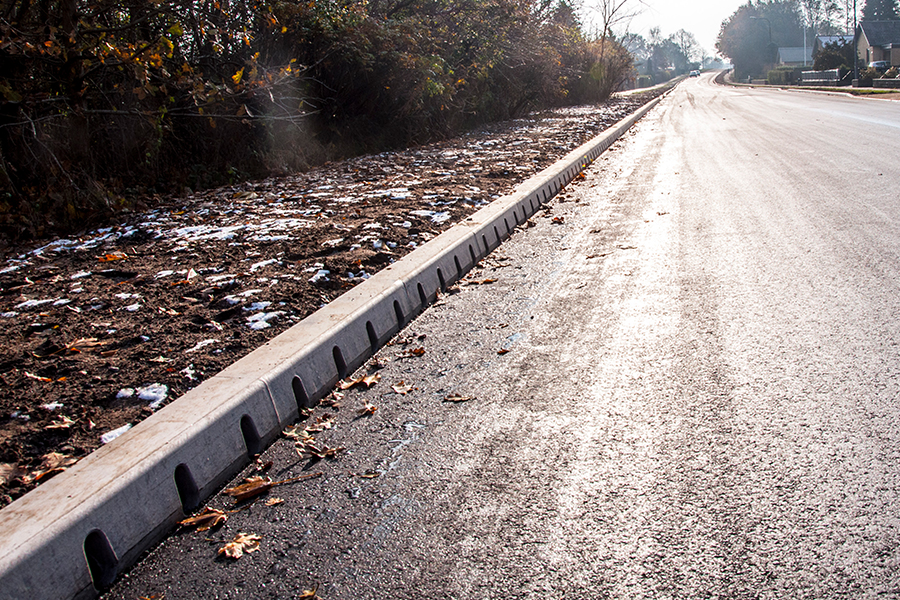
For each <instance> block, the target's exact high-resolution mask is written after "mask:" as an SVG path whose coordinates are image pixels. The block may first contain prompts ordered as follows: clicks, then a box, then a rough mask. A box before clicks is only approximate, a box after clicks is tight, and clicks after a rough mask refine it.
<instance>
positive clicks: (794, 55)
mask: <svg viewBox="0 0 900 600" xmlns="http://www.w3.org/2000/svg"><path fill="white" fill-rule="evenodd" d="M805 50H806V62H812V48H805ZM803 51H804V48H803V46H800V47H799V48H779V49H778V62H782V63H802V62H803Z"/></svg>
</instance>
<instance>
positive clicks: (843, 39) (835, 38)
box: [816, 35, 854, 46]
mask: <svg viewBox="0 0 900 600" xmlns="http://www.w3.org/2000/svg"><path fill="white" fill-rule="evenodd" d="M853 37H854V36H852V35H817V36H816V42H817V43H818V44H819V46H824V45H825V44H834V43H835V42H838V43H841V44H851V43H853Z"/></svg>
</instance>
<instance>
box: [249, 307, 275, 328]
mask: <svg viewBox="0 0 900 600" xmlns="http://www.w3.org/2000/svg"><path fill="white" fill-rule="evenodd" d="M283 314H284V311H281V310H277V311H275V312H268V313H267V312H262V313H257V314H255V315H250V316H249V317H247V325H248V326H249V327H250V329H256V330H259V329H266V328H267V327H271V324H269V321H270V320H272V319H275V318H277V317H280V316H281V315H283Z"/></svg>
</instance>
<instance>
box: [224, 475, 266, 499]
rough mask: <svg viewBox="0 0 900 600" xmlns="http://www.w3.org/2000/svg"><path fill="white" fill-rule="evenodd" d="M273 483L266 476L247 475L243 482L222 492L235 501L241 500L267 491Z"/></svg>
mask: <svg viewBox="0 0 900 600" xmlns="http://www.w3.org/2000/svg"><path fill="white" fill-rule="evenodd" d="M275 485H276V484H275V482H273V481H272V480H271V479H269V478H268V477H247V478H246V479H245V480H244V483H242V484H240V485H236V486H234V487H233V488H228V489H226V490H225V491H223V492H222V493H223V494H225V495H226V496H231V497H232V498H234V499H235V501H236V502H243V501H244V500H249V499H250V498H255V497H256V496H259V495H260V494H262V493H265V492H267V491H269V490H270V489H272V488H273V487H274V486H275Z"/></svg>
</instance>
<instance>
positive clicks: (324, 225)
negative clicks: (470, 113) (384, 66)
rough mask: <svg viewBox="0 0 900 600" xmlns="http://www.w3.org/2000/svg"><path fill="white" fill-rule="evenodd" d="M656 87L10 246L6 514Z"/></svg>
mask: <svg viewBox="0 0 900 600" xmlns="http://www.w3.org/2000/svg"><path fill="white" fill-rule="evenodd" d="M656 93H658V92H656ZM652 95H654V93H651V92H648V93H643V94H636V95H632V96H625V97H621V98H616V99H614V100H612V101H610V102H608V103H607V104H605V105H601V106H596V107H595V106H591V107H577V108H568V109H560V110H555V111H550V112H546V113H541V114H535V115H532V116H530V117H529V118H526V119H520V120H516V121H511V122H507V123H502V124H499V125H496V126H492V127H490V128H487V129H485V130H483V131H478V132H473V133H471V134H468V135H465V136H462V137H459V138H456V139H452V140H449V141H445V142H441V143H436V144H432V145H428V146H423V147H419V148H412V149H408V150H404V151H400V152H392V153H385V154H379V155H374V156H364V157H360V158H355V159H352V160H347V161H343V162H339V163H331V164H326V165H324V166H322V167H321V168H317V169H315V170H312V171H310V172H308V173H304V174H300V175H295V176H291V177H283V178H273V179H267V180H264V181H257V182H251V183H245V184H241V185H238V186H232V187H227V188H221V189H217V190H213V191H208V192H203V193H197V194H191V195H188V196H187V197H172V198H169V199H167V200H166V201H165V202H164V203H163V204H162V205H160V206H158V207H157V208H155V209H154V210H151V211H148V212H146V213H143V214H139V215H131V216H130V218H128V219H127V220H125V221H123V222H122V223H119V224H117V225H113V226H110V227H109V228H106V229H102V230H98V231H93V232H90V233H86V234H84V235H82V236H80V237H78V238H77V239H70V240H55V241H52V242H48V243H45V244H42V245H40V246H39V247H30V248H15V249H7V251H6V253H5V256H3V257H0V258H2V259H3V261H2V262H0V331H2V337H0V390H2V392H0V506H3V505H6V504H8V503H9V502H11V501H12V500H13V499H15V498H17V497H19V496H21V495H22V494H24V493H25V492H26V491H28V490H29V489H31V488H32V487H34V486H35V485H37V484H38V482H39V481H41V480H45V479H48V478H49V477H50V476H51V475H52V474H54V473H56V472H58V471H59V470H61V469H62V468H64V467H65V466H67V465H68V464H70V463H72V462H74V460H75V459H77V458H80V457H82V456H85V455H86V454H88V453H89V452H91V451H92V450H94V449H95V448H97V447H99V446H100V445H101V444H102V441H101V436H103V435H104V434H107V433H108V432H110V431H113V430H116V429H118V428H121V427H123V426H126V425H128V424H132V425H133V424H135V423H137V422H138V421H140V420H141V419H143V418H145V417H147V416H148V415H150V414H152V413H153V412H154V410H157V409H158V408H159V407H161V406H163V405H165V404H166V403H167V402H170V401H172V400H174V399H175V398H177V397H178V396H180V395H182V394H184V393H185V392H187V391H188V390H190V389H191V388H193V387H196V386H197V385H198V384H199V383H200V382H201V381H203V380H204V379H206V378H208V377H210V376H212V375H214V374H215V373H217V372H218V371H220V370H222V369H223V368H225V367H226V366H228V365H229V364H231V363H233V362H234V361H236V360H237V359H239V358H241V357H242V356H244V355H246V354H248V353H249V352H251V351H252V350H254V349H255V348H257V347H259V346H260V345H262V344H263V343H264V342H266V341H267V340H269V339H270V338H272V337H274V336H275V335H277V334H278V333H280V332H282V331H284V330H285V329H287V328H288V327H290V326H292V325H294V324H296V323H297V322H299V321H300V320H301V319H303V318H304V317H306V316H307V315H309V314H311V313H312V312H314V311H315V310H316V309H318V308H319V307H321V306H323V305H324V304H326V303H328V302H329V301H331V300H333V299H334V298H336V297H337V296H338V295H340V294H341V293H342V292H344V291H345V290H347V289H349V288H351V287H353V286H354V285H356V284H357V283H359V282H360V281H362V280H363V279H364V278H366V277H367V276H368V275H371V274H373V273H375V272H376V271H378V270H379V269H380V268H382V267H383V266H385V265H387V264H390V263H391V262H392V261H394V260H396V259H398V258H399V257H401V256H402V255H404V254H406V253H407V252H409V251H410V250H412V249H413V248H414V247H416V246H418V245H421V244H423V243H425V242H427V241H428V240H429V239H431V238H433V237H434V236H436V235H437V234H438V233H440V232H441V231H442V230H444V229H446V228H447V227H449V226H451V225H452V224H453V223H455V222H458V221H459V220H461V219H462V218H464V217H466V216H467V215H469V214H470V213H472V212H474V211H475V210H477V209H478V208H479V207H480V206H482V205H484V204H487V203H489V202H490V201H491V200H492V199H493V198H495V197H497V196H499V195H502V194H504V193H507V192H509V191H511V190H512V188H513V187H514V186H515V185H516V184H517V183H518V182H520V181H522V180H524V179H526V178H527V177H529V176H531V175H533V174H534V173H536V172H538V171H539V170H541V169H543V168H545V167H547V166H548V165H549V164H551V163H552V162H553V161H555V160H556V159H558V158H560V157H561V156H563V155H564V154H565V153H567V152H568V151H570V150H572V149H574V148H575V147H577V146H578V145H580V144H582V143H584V142H585V141H586V140H588V139H590V138H591V137H593V136H595V135H596V134H597V133H599V132H600V131H602V130H603V129H605V128H607V127H609V126H610V125H611V124H613V123H614V122H616V121H618V120H619V119H621V118H623V117H624V116H626V115H627V114H628V113H630V112H632V111H633V110H634V109H635V108H637V107H638V106H639V105H640V104H643V103H644V102H646V101H647V100H649V96H652Z"/></svg>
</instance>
